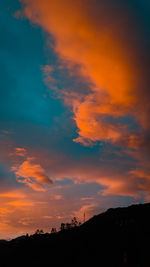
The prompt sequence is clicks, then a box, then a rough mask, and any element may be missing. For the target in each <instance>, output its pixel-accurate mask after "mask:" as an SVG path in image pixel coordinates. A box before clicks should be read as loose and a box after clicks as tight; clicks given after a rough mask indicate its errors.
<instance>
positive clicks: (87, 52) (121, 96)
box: [21, 0, 150, 195]
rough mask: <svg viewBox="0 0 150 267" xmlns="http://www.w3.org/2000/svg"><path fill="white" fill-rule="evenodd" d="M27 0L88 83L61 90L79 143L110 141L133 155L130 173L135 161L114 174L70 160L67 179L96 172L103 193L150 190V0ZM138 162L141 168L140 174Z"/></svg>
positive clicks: (28, 12) (32, 15) (63, 61)
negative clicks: (82, 87)
mask: <svg viewBox="0 0 150 267" xmlns="http://www.w3.org/2000/svg"><path fill="white" fill-rule="evenodd" d="M21 2H22V3H23V10H24V15H25V16H26V17H28V18H29V20H30V21H31V22H32V23H35V24H38V25H40V26H41V27H42V28H43V30H44V31H46V32H47V33H48V35H49V36H50V37H53V39H54V43H53V49H54V51H55V53H56V54H57V56H58V59H59V62H60V65H61V67H62V66H63V65H64V67H65V68H66V67H67V68H68V70H69V71H70V75H75V77H76V76H77V75H78V76H79V77H80V78H82V79H83V81H84V83H85V85H86V84H87V88H88V89H87V88H85V90H84V92H83V91H82V90H80V88H79V89H78V88H76V87H74V88H71V90H70V91H68V90H67V89H66V90H65V89H63V90H62V91H61V90H60V91H61V92H60V94H63V98H64V103H65V104H66V105H69V106H71V108H72V112H73V119H74V121H75V123H76V126H77V133H78V136H77V137H76V138H74V139H73V140H74V142H77V143H82V144H83V145H86V146H88V145H91V144H93V143H94V142H97V141H100V142H109V143H111V144H113V145H114V146H121V147H122V148H123V149H124V150H125V152H126V153H127V155H130V157H131V155H132V160H133V165H134V166H132V170H133V172H132V173H131V172H130V168H131V167H129V165H130V163H129V161H128V166H127V169H126V172H125V171H124V170H123V171H122V173H121V168H120V170H119V171H118V173H117V171H114V169H113V168H112V166H111V171H112V173H111V171H108V170H106V168H105V170H104V169H103V168H102V167H96V171H94V173H93V175H92V170H93V167H91V171H90V172H89V173H88V171H85V169H86V168H85V169H84V171H83V168H82V167H81V168H80V167H79V168H78V171H77V170H76V169H75V168H73V169H72V171H71V170H70V168H69V167H68V166H66V164H65V166H64V168H66V169H65V170H64V175H66V176H65V177H74V178H75V179H76V178H78V179H83V180H84V179H85V180H86V181H91V180H92V178H91V177H94V178H93V180H94V181H96V182H98V183H100V184H102V185H103V186H106V188H107V189H104V190H103V194H121V195H132V194H133V195H135V194H136V192H138V193H140V192H142V188H143V189H144V190H145V191H148V190H149V186H148V180H149V174H147V173H149V172H147V171H148V170H147V168H145V167H144V166H143V165H145V164H146V166H147V162H148V161H149V160H148V159H149V152H148V150H149V147H150V138H149V134H150V123H149V113H150V105H149V102H150V93H149V67H150V64H149V62H150V56H149V49H150V45H149V44H150V31H149V18H148V17H147V15H146V14H147V13H146V9H147V8H148V7H149V6H148V3H147V2H146V1H142V0H141V1H138V5H137V7H136V8H135V4H134V1H128V0H127V1H125V2H121V3H120V1H119V0H115V1H110V0H107V1H104V0H101V1H97V0H94V1H92V2H91V1H90V0H87V1H84V0H83V1H80V0H76V1H70V0H55V1H53V0H43V1H40V0H21ZM91 3H92V4H91ZM43 71H44V74H45V75H47V78H48V77H50V83H53V79H52V76H51V74H52V71H53V69H52V68H51V67H49V66H45V70H44V69H43ZM73 73H74V74H73ZM56 90H57V89H56ZM58 91H59V90H57V93H58ZM135 161H136V164H139V166H140V167H139V168H138V172H137V171H136V167H135V165H136V164H135ZM142 161H143V163H142ZM119 164H121V163H119ZM143 168H144V175H143ZM60 169H61V168H60ZM62 169H63V168H62ZM88 169H89V168H88ZM57 172H59V170H56V176H57V175H58V173H57ZM141 172H142V175H141V174H140V175H139V173H141ZM145 172H147V173H145ZM133 174H134V175H133ZM142 184H144V186H142Z"/></svg>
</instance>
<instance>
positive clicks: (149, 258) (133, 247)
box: [0, 203, 150, 267]
mask: <svg viewBox="0 0 150 267" xmlns="http://www.w3.org/2000/svg"><path fill="white" fill-rule="evenodd" d="M0 263H1V264H0V266H3V267H6V266H17V267H18V266H29V267H30V266H31V267H35V266H36V267H38V266H41V267H48V266H49V267H56V266H57V267H58V266H59V267H61V266H65V267H75V266H76V267H80V266H82V267H86V266H91V267H127V266H128V267H150V203H147V204H140V205H132V206H130V207H127V208H116V209H109V210H107V211H106V212H104V213H102V214H100V215H97V216H94V217H93V218H91V219H90V220H89V221H87V222H85V223H84V224H82V225H81V226H80V227H74V228H70V229H68V230H63V231H60V232H58V233H53V234H40V235H39V234H38V235H37V234H35V235H32V236H23V237H20V238H17V239H14V240H12V241H9V242H0Z"/></svg>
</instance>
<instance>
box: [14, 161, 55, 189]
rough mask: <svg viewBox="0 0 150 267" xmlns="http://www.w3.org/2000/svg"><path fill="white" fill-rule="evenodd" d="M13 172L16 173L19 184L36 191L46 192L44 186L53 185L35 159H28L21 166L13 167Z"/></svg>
mask: <svg viewBox="0 0 150 267" xmlns="http://www.w3.org/2000/svg"><path fill="white" fill-rule="evenodd" d="M11 170H12V171H14V172H15V174H16V177H17V181H18V182H20V183H25V184H27V185H28V186H30V187H31V188H32V189H34V190H36V191H45V188H44V184H47V185H52V184H53V182H52V180H51V179H50V178H49V177H48V176H47V175H46V174H45V170H44V169H43V168H42V167H41V165H40V164H36V163H34V161H33V158H27V160H25V161H24V162H23V163H21V164H20V165H19V166H13V167H12V168H11Z"/></svg>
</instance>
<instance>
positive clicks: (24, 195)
mask: <svg viewBox="0 0 150 267" xmlns="http://www.w3.org/2000/svg"><path fill="white" fill-rule="evenodd" d="M0 25H1V26H0V30H1V42H0V84H1V86H0V239H3V238H13V237H16V236H18V235H22V234H26V233H29V234H31V233H34V232H35V230H36V229H37V228H40V229H43V230H44V231H48V232H50V230H51V228H52V227H57V228H59V226H60V224H61V222H68V221H70V220H71V218H72V217H73V216H77V217H78V218H79V219H80V220H81V221H83V215H84V213H85V214H86V219H88V218H90V217H91V216H93V215H95V214H98V213H100V212H102V211H104V210H106V209H107V208H110V207H118V206H127V205H130V204H133V203H143V202H148V201H150V163H149V160H150V119H149V114H150V88H149V86H150V73H149V72H150V2H149V1H148V0H126V1H124V0H2V1H0Z"/></svg>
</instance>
